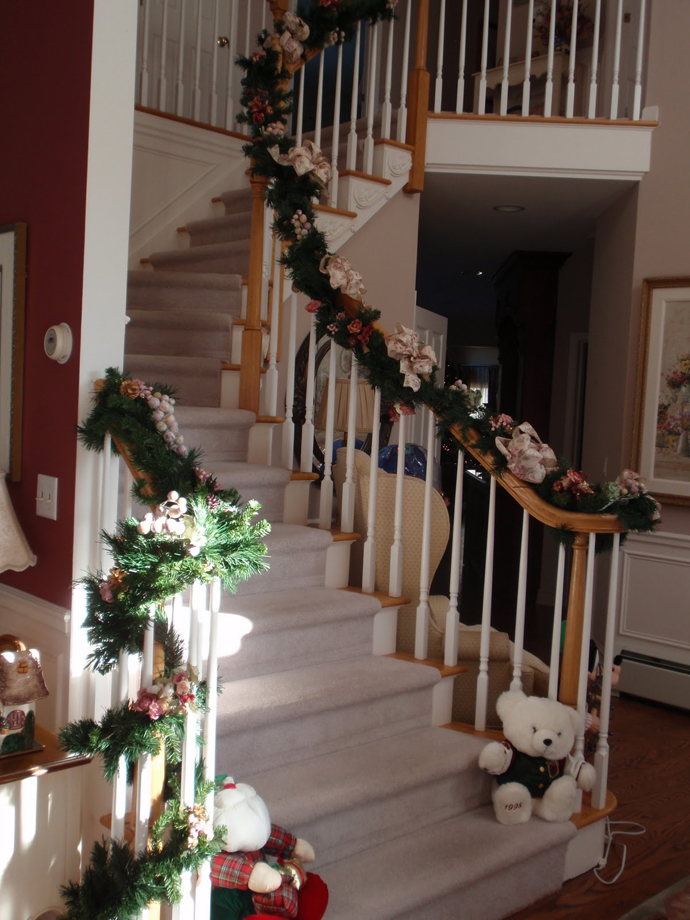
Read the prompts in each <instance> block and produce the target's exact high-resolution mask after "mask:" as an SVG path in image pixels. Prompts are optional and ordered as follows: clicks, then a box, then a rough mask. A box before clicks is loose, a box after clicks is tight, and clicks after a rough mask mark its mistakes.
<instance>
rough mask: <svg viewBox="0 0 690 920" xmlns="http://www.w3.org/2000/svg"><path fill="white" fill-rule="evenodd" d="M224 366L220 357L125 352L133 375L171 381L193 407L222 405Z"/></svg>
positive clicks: (185, 400) (129, 369)
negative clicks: (221, 385) (221, 387)
mask: <svg viewBox="0 0 690 920" xmlns="http://www.w3.org/2000/svg"><path fill="white" fill-rule="evenodd" d="M222 366H223V362H222V361H220V360H219V359H218V358H189V357H172V356H170V355H136V354H126V355H125V369H126V370H127V371H128V372H129V373H130V374H131V375H132V376H133V377H138V378H139V379H140V380H148V381H158V382H160V383H168V384H170V385H171V386H174V387H175V389H176V390H177V398H178V402H179V403H185V404H187V405H191V406H218V405H219V404H220V384H221V379H220V378H221V371H222ZM194 446H196V445H194ZM199 446H201V445H199Z"/></svg>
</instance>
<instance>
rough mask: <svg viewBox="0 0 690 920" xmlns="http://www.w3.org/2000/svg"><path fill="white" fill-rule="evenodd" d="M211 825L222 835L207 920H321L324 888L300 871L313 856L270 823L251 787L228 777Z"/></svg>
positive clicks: (302, 842) (304, 843) (213, 867)
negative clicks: (218, 827) (220, 828)
mask: <svg viewBox="0 0 690 920" xmlns="http://www.w3.org/2000/svg"><path fill="white" fill-rule="evenodd" d="M214 824H216V825H223V826H224V827H225V828H226V833H225V836H224V843H225V845H224V847H223V850H222V851H221V852H220V853H218V854H217V855H216V856H215V857H214V859H213V862H212V864H211V881H212V882H213V897H212V902H211V903H212V907H211V920H274V918H275V917H289V918H290V920H321V918H322V917H323V915H324V913H325V912H326V906H327V904H328V888H327V887H326V885H325V884H324V883H323V881H322V880H321V879H320V878H319V876H318V875H314V874H313V873H312V872H305V870H304V868H303V865H302V864H303V863H309V862H313V861H314V850H313V849H312V847H311V845H310V844H308V843H307V841H306V840H299V839H298V838H297V837H295V836H293V835H292V834H291V833H289V831H286V830H285V829H284V828H282V827H279V826H278V825H277V824H272V823H271V819H270V818H269V815H268V809H267V807H266V804H265V802H264V800H263V799H262V798H261V797H260V796H259V795H258V794H257V792H256V791H255V790H254V789H253V788H252V787H251V786H248V785H247V784H246V783H237V784H236V783H234V782H233V780H232V779H231V778H229V777H228V779H227V780H226V781H225V784H224V786H223V789H222V791H221V792H219V793H218V794H217V795H216V801H215V817H214Z"/></svg>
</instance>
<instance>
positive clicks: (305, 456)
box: [299, 315, 316, 473]
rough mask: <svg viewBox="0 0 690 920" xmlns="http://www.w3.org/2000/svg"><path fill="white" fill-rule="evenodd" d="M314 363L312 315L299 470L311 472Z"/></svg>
mask: <svg viewBox="0 0 690 920" xmlns="http://www.w3.org/2000/svg"><path fill="white" fill-rule="evenodd" d="M315 363H316V318H315V317H314V316H313V315H312V318H311V325H310V327H309V357H308V359H307V393H306V397H305V406H304V413H305V414H304V424H303V425H302V451H301V455H300V467H299V468H300V470H302V472H303V473H311V471H312V466H313V463H314V461H313V456H314V446H313V445H314V367H315Z"/></svg>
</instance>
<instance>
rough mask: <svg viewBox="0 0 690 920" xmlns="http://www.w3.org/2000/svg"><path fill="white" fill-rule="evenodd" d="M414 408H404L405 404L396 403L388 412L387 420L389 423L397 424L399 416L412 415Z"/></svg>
mask: <svg viewBox="0 0 690 920" xmlns="http://www.w3.org/2000/svg"><path fill="white" fill-rule="evenodd" d="M414 414H415V408H414V406H406V405H405V403H396V404H395V405H394V406H391V407H390V409H389V410H388V418H389V419H390V420H391V422H399V421H400V416H401V415H414Z"/></svg>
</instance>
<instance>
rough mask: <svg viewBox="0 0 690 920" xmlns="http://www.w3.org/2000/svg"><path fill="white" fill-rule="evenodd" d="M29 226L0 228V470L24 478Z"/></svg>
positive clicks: (10, 225)
mask: <svg viewBox="0 0 690 920" xmlns="http://www.w3.org/2000/svg"><path fill="white" fill-rule="evenodd" d="M25 308H26V224H25V223H21V222H17V223H14V224H4V225H0V469H3V470H5V471H6V472H7V478H8V479H9V480H10V481H11V482H18V481H19V480H20V479H21V469H22V403H23V388H24V312H25Z"/></svg>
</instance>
